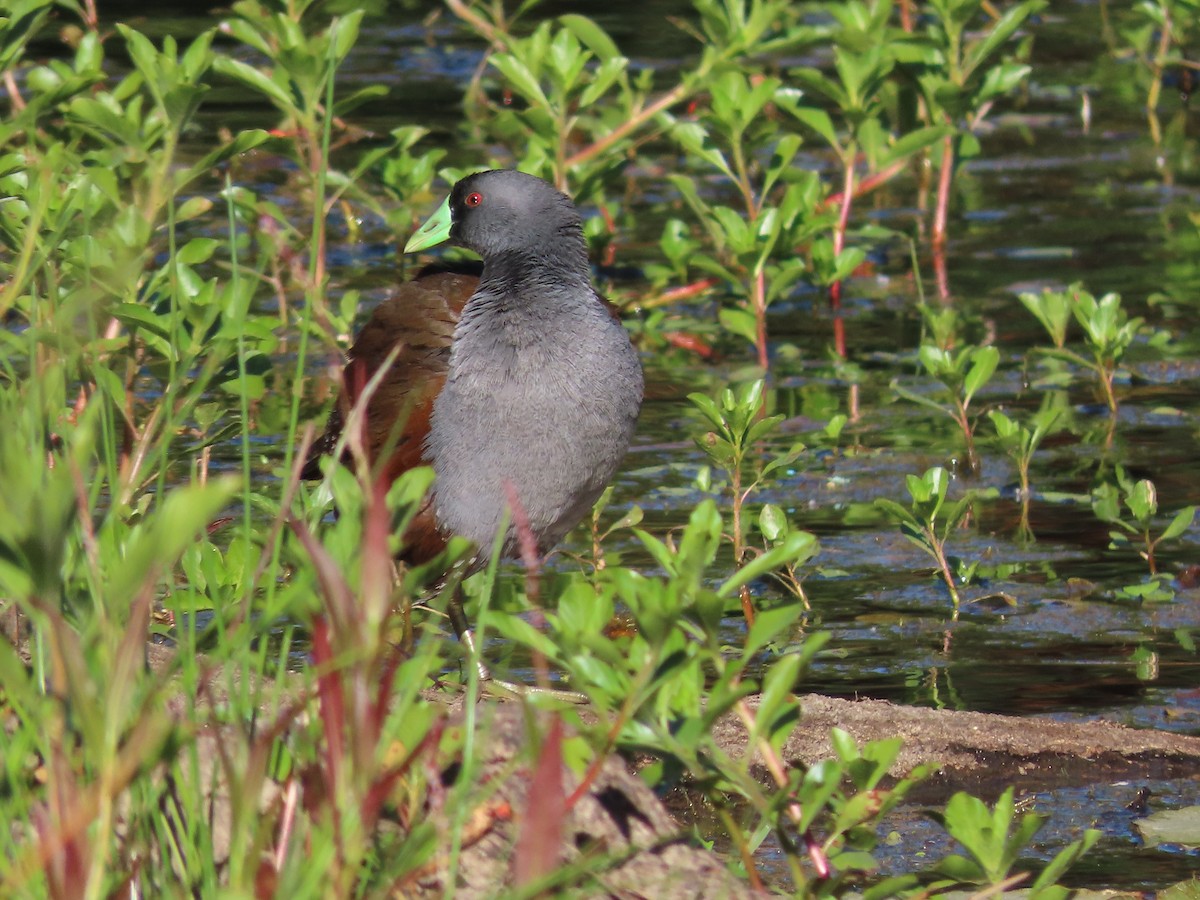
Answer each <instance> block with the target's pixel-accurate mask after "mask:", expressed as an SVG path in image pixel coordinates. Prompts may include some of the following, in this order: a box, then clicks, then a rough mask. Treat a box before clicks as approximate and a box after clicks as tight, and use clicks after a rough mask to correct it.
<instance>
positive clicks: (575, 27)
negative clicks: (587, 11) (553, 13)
mask: <svg viewBox="0 0 1200 900" xmlns="http://www.w3.org/2000/svg"><path fill="white" fill-rule="evenodd" d="M558 21H559V23H560V24H561V25H562V26H563V27H564V28H566V29H568V30H569V31H570V32H571V33H572V34H573V35H575V37H577V38H578V39H579V42H580V43H581V44H583V45H584V46H585V47H587V48H588V49H589V50H591V51H592V53H594V54H596V58H597V59H599V60H600V61H601V62H607V61H608V60H611V59H615V58H616V57H619V56H620V55H621V51H620V50H618V49H617V45H616V44H615V43H614V42H613V39H612V38H611V37H609V34H608V32H607V31H605V30H604V29H603V28H601V27H600V26H599V25H597V24H596V23H595V22H593V21H592V20H591V19H589V18H588V17H587V16H581V15H578V14H577V13H567V14H566V15H563V16H559V18H558Z"/></svg>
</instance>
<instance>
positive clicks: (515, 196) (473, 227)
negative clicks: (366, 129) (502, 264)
mask: <svg viewBox="0 0 1200 900" xmlns="http://www.w3.org/2000/svg"><path fill="white" fill-rule="evenodd" d="M444 241H449V242H450V243H453V244H456V245H457V246H459V247H465V248H467V249H468V250H474V251H475V252H476V253H478V254H479V255H480V256H482V257H483V258H484V260H485V261H486V260H487V259H488V258H489V257H499V256H504V255H508V254H521V255H525V256H532V257H537V256H542V255H547V254H555V255H560V254H572V253H576V254H586V249H585V244H584V241H583V226H582V222H581V221H580V218H579V212H578V210H576V209H575V204H573V203H572V202H571V200H570V198H569V197H567V196H566V195H565V194H563V193H562V192H561V191H559V190H557V189H556V188H554V186H553V185H550V184H548V183H547V182H545V181H543V180H542V179H540V178H536V177H534V176H533V175H526V174H525V173H524V172H515V171H511V170H508V169H493V170H491V171H488V172H479V173H477V174H475V175H468V176H467V177H466V178H464V179H463V180H462V181H460V182H458V184H456V185H454V188H453V189H452V190H451V191H450V196H449V197H447V198H446V202H445V203H443V204H442V206H441V208H439V209H438V211H437V212H436V213H434V214H433V216H431V217H430V219H429V221H427V222H426V223H425V224H424V225H422V226H421V228H420V229H419V230H418V231H417V233H416V234H414V235H413V237H412V239H411V240H410V241H409V242H408V246H406V247H405V248H404V249H405V252H408V253H411V252H413V251H415V250H424V249H426V248H427V247H433V246H436V245H437V244H440V243H442V242H444Z"/></svg>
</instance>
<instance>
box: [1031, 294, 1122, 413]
mask: <svg viewBox="0 0 1200 900" xmlns="http://www.w3.org/2000/svg"><path fill="white" fill-rule="evenodd" d="M1020 298H1021V303H1022V304H1024V306H1025V308H1026V309H1028V310H1029V311H1030V312H1031V313H1033V314H1034V316H1036V317H1037V320H1038V321H1039V322H1041V323H1042V327H1043V328H1045V329H1046V332H1047V334H1049V335H1050V340H1051V341H1052V342H1053V343H1054V347H1053V348H1051V349H1048V350H1043V351H1042V352H1043V353H1044V354H1045V355H1047V356H1049V357H1052V358H1055V359H1060V360H1064V361H1066V362H1069V363H1072V364H1074V365H1078V366H1081V367H1083V368H1085V369H1088V370H1090V371H1091V372H1092V373H1094V374H1095V376H1096V381H1097V384H1098V385H1099V387H1100V390H1101V392H1102V394H1103V397H1104V402H1105V403H1106V404H1107V406H1108V410H1109V412H1110V413H1111V414H1112V415H1113V416H1114V417H1115V416H1116V412H1117V396H1116V393H1115V391H1114V390H1113V382H1114V379H1115V378H1116V372H1117V366H1118V365H1119V364H1120V362H1121V360H1122V358H1123V357H1124V355H1125V351H1126V350H1128V349H1129V347H1130V345H1131V344H1132V343H1133V341H1134V339H1135V338H1136V337H1137V333H1138V329H1139V328H1141V326H1142V319H1140V318H1132V319H1131V318H1129V316H1128V314H1127V313H1126V312H1125V310H1124V309H1123V308H1122V307H1121V298H1120V296H1119V295H1117V294H1112V293H1109V294H1105V295H1104V296H1103V297H1101V298H1100V299H1099V300H1097V299H1096V298H1095V297H1093V296H1092V295H1091V294H1089V293H1088V292H1087V291H1085V290H1083V287H1082V285H1079V284H1073V285H1071V286H1070V287H1069V288H1067V289H1066V290H1065V291H1051V290H1046V291H1043V292H1042V293H1041V294H1040V295H1039V294H1031V293H1024V294H1021V295H1020ZM1071 317H1074V319H1075V321H1076V322H1078V323H1079V324H1080V325H1081V326H1082V327H1083V331H1084V338H1085V341H1086V344H1087V349H1088V352H1089V353H1090V355H1091V358H1090V359H1089V358H1088V357H1086V356H1083V355H1082V354H1080V353H1077V352H1075V351H1074V350H1071V349H1070V348H1068V347H1067V346H1066V342H1067V327H1068V325H1069V324H1070V318H1071ZM1110 436H1111V434H1110Z"/></svg>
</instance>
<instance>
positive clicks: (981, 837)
mask: <svg viewBox="0 0 1200 900" xmlns="http://www.w3.org/2000/svg"><path fill="white" fill-rule="evenodd" d="M934 818H935V819H937V820H938V822H940V823H941V825H942V827H944V828H945V829H946V831H947V832H948V833H949V834H950V835H951V836H952V837H954V838H955V839H956V840H957V841H958V842H959V843H960V844H961V845H962V846H963V849H964V850H966V851H967V856H959V855H957V854H956V855H952V856H949V857H947V858H946V859H944V860H942V861H941V862H940V863H939V864H938V865H937V866H936V867H935V869H934V871H935V872H936V873H937V874H938V875H942V876H946V880H943V881H938V882H935V884H934V885H933V886H932V887H933V889H935V890H945V889H946V888H948V887H951V886H953V885H964V884H970V885H981V886H989V887H992V888H1000V889H1004V890H1007V889H1008V888H1010V887H1017V886H1022V885H1023V884H1024V882H1026V881H1028V879H1029V875H1028V873H1025V872H1018V873H1014V872H1013V869H1014V868H1016V867H1017V865H1018V864H1019V862H1020V854H1021V853H1022V851H1024V850H1025V849H1026V847H1027V845H1028V844H1029V842H1030V841H1032V840H1033V837H1034V835H1036V834H1037V832H1038V831H1039V830H1040V829H1041V827H1042V825H1044V824H1045V821H1046V819H1045V817H1044V816H1039V815H1038V814H1037V813H1032V812H1030V813H1024V814H1023V815H1021V816H1020V818H1019V819H1018V818H1017V811H1016V805H1015V804H1014V803H1013V789H1012V788H1011V787H1009V788H1006V789H1005V791H1004V793H1003V794H1001V795H1000V798H999V799H998V800H997V801H996V805H995V806H994V807H993V808H992V809H990V810H989V809H988V808H987V805H986V804H985V803H984V802H983V801H982V800H979V799H978V798H976V797H972V796H971V795H970V794H966V793H963V792H961V791H960V792H959V793H957V794H955V795H954V796H953V797H951V798H950V800H949V802H947V804H946V809H945V811H944V812H942V813H940V814H936V815H935V816H934ZM1099 839H1100V832H1099V831H1096V830H1095V829H1091V828H1089V829H1087V830H1086V831H1085V832H1084V835H1083V837H1082V838H1081V839H1080V840H1078V841H1075V842H1074V843H1072V844H1070V845H1069V846H1067V847H1064V848H1063V849H1062V850H1061V851H1059V852H1058V854H1056V855H1055V857H1054V859H1052V860H1051V861H1050V862H1049V863H1048V864H1047V865H1046V866H1045V868H1043V869H1042V871H1041V872H1040V873H1039V874H1038V876H1037V877H1036V878H1035V879H1034V880H1033V882H1032V884H1030V885H1029V888H1028V890H1029V896H1030V897H1035V898H1043V900H1065V898H1066V897H1068V896H1070V891H1069V890H1068V889H1067V888H1064V887H1060V886H1059V885H1058V884H1057V883H1056V882H1057V881H1058V879H1059V878H1060V877H1061V876H1062V874H1063V873H1064V872H1065V871H1066V870H1067V869H1068V868H1069V867H1070V866H1071V865H1072V864H1073V863H1074V862H1075V861H1076V860H1078V859H1079V857H1081V856H1082V855H1083V854H1084V853H1086V852H1087V851H1088V850H1089V849H1090V848H1091V847H1093V846H1094V845H1095V843H1096V841H1098V840H1099Z"/></svg>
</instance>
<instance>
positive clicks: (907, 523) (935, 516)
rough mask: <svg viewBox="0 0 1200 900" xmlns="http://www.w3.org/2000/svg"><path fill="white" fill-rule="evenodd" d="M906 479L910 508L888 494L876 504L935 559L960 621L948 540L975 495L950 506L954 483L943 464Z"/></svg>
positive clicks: (959, 601) (907, 536)
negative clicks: (949, 498)
mask: <svg viewBox="0 0 1200 900" xmlns="http://www.w3.org/2000/svg"><path fill="white" fill-rule="evenodd" d="M905 481H906V484H907V486H908V494H909V497H911V498H912V502H911V504H910V506H909V508H908V509H905V508H904V507H903V506H901V505H900V504H899V503H897V502H896V501H895V500H891V499H889V498H887V497H879V498H877V499H876V500H875V505H876V506H877V507H879V508H880V509H881V510H883V511H884V512H885V513H886V514H887V515H888V517H889V518H890V519H892V521H894V522H895V523H896V524H897V525H899V526H900V531H901V533H902V534H903V535H904V536H905V537H906V538H908V539H909V541H911V542H912V543H913V544H915V545H916V546H918V547H920V548H921V549H922V550H923V551H925V552H926V553H928V554H929V555H930V556H931V557H932V558H933V561H934V562H935V563H936V564H937V569H938V574H939V575H940V576H941V577H942V580H943V581H944V582H945V584H946V588H947V590H949V591H950V599H951V600H952V601H953V603H954V620H955V621H958V610H959V606H960V605H961V602H962V599H961V597H960V596H959V593H958V584H957V579H956V578H955V576H954V567H953V566H952V565H951V562H950V557H948V556H947V555H946V543H947V542H948V541H949V540H950V535H951V534H952V533H953V532H954V531H955V530H956V529H957V528H958V526H959V525H961V524H962V521H963V519H964V518H966V515H967V513H968V512H969V511H970V508H971V501H972V499H973V498H972V496H971V494H970V493H968V494H967V495H966V496H964V497H961V498H960V499H958V500H956V501H954V502H952V503H950V504H949V505H947V504H946V492H947V490H948V488H949V486H950V475H949V473H947V472H946V470H945V469H943V468H941V467H940V466H938V467H935V468H932V469H929V470H928V471H927V472H925V474H924V475H921V476H917V475H909V476H908V477H907V478H906V479H905Z"/></svg>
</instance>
